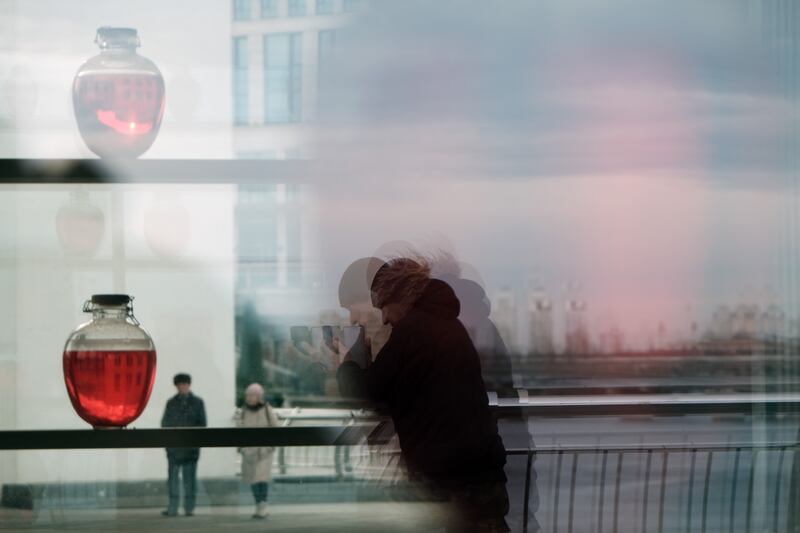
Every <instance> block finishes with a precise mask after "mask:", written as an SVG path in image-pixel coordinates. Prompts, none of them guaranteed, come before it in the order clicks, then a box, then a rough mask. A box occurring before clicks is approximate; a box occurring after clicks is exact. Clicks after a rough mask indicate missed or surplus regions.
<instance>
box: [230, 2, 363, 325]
mask: <svg viewBox="0 0 800 533" xmlns="http://www.w3.org/2000/svg"><path fill="white" fill-rule="evenodd" d="M361 6H362V4H361V3H360V2H357V1H354V0H232V2H231V19H232V22H231V28H232V36H231V39H232V41H231V77H232V79H231V84H232V85H231V87H232V97H233V98H232V105H233V109H232V117H233V151H234V154H235V157H237V158H240V159H267V160H286V159H305V158H309V157H311V156H312V155H313V154H311V151H310V145H311V128H312V127H313V123H314V121H315V119H316V114H317V102H318V100H319V96H320V91H321V89H322V87H323V85H324V84H323V79H324V75H325V72H327V71H326V68H325V67H326V65H327V63H328V62H329V61H330V59H331V58H332V57H333V54H334V50H335V47H336V42H337V36H338V34H339V33H340V31H341V29H342V27H343V26H345V25H346V24H347V22H348V21H350V20H351V19H352V17H353V16H354V14H355V13H356V12H357V11H359V10H360V8H361ZM266 181H267V180H266V179H265V183H259V184H252V185H240V187H239V191H238V198H237V203H236V209H235V224H236V254H237V259H238V268H237V283H236V288H237V307H239V308H241V305H243V304H244V303H245V302H247V301H252V302H253V303H254V304H255V305H256V308H257V311H258V313H259V314H260V315H262V316H265V317H267V318H271V319H272V320H284V321H289V322H292V321H293V320H301V319H304V318H308V317H309V316H310V315H309V313H311V312H312V309H311V308H307V307H308V303H309V301H310V299H311V297H313V294H314V292H315V291H316V290H318V289H320V288H321V284H322V275H321V269H320V268H318V267H316V268H315V264H316V265H318V264H319V262H318V253H317V250H316V245H315V238H314V235H313V230H312V228H313V226H312V222H311V221H312V220H313V218H314V215H313V211H314V206H313V204H312V199H311V195H310V194H309V192H308V190H307V189H306V188H305V187H303V186H301V185H298V184H295V183H281V181H282V180H281V176H275V177H274V179H273V180H272V181H271V182H266ZM304 305H305V307H304Z"/></svg>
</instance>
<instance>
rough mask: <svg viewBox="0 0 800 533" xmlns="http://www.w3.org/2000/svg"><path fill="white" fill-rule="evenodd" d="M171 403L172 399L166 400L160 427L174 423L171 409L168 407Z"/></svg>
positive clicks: (171, 425)
mask: <svg viewBox="0 0 800 533" xmlns="http://www.w3.org/2000/svg"><path fill="white" fill-rule="evenodd" d="M171 403H172V400H168V401H167V405H166V407H164V415H163V416H162V417H161V427H162V428H169V427H173V426H174V425H175V423H174V422H173V420H172V418H173V416H172V409H171V407H170V404H171Z"/></svg>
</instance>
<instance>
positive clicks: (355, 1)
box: [342, 0, 361, 13]
mask: <svg viewBox="0 0 800 533" xmlns="http://www.w3.org/2000/svg"><path fill="white" fill-rule="evenodd" d="M360 5H361V1H360V0H344V2H343V3H342V11H344V12H345V13H352V12H354V11H357V10H358V8H359V7H360Z"/></svg>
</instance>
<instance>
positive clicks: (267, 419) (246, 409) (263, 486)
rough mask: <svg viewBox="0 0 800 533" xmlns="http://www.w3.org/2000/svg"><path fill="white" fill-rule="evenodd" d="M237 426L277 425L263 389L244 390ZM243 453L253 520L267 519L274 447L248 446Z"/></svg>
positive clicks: (243, 449)
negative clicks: (252, 503) (252, 501)
mask: <svg viewBox="0 0 800 533" xmlns="http://www.w3.org/2000/svg"><path fill="white" fill-rule="evenodd" d="M235 421H236V425H237V426H238V427H269V426H278V425H280V424H279V422H278V417H277V415H276V414H275V411H273V409H272V407H270V405H269V404H268V403H266V401H264V388H263V387H262V386H261V385H259V384H258V383H251V384H250V385H249V386H248V387H247V389H246V390H245V400H244V406H243V407H242V409H241V410H239V411H237V413H236V417H235ZM239 452H240V453H241V454H242V481H244V482H245V483H247V484H249V485H250V488H251V489H252V490H253V497H254V498H255V500H256V510H255V512H254V513H253V518H266V516H267V493H268V489H269V482H270V481H271V480H272V457H273V455H274V453H275V448H272V447H270V446H248V447H245V448H240V449H239Z"/></svg>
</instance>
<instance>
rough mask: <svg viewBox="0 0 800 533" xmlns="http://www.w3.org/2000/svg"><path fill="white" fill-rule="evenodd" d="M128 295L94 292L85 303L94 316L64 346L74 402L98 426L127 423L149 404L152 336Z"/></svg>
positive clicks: (152, 377) (66, 377)
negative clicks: (143, 327) (144, 326)
mask: <svg viewBox="0 0 800 533" xmlns="http://www.w3.org/2000/svg"><path fill="white" fill-rule="evenodd" d="M132 301H133V298H132V297H130V296H128V295H127V294H95V295H93V296H92V299H91V300H89V301H87V302H86V303H85V304H84V306H83V311H84V312H85V313H92V320H91V321H90V322H86V323H85V324H81V325H80V326H78V328H77V329H76V330H75V331H73V332H72V333H71V334H70V336H69V338H68V339H67V343H66V345H65V346H64V358H63V363H64V381H65V382H66V385H67V393H68V394H69V399H70V401H71V402H72V406H73V407H74V408H75V411H76V412H77V413H78V416H80V417H81V418H82V419H84V420H85V421H87V422H88V423H90V424H91V425H92V426H94V427H95V428H106V427H125V426H127V425H128V424H130V423H131V422H133V421H134V420H136V418H138V416H139V415H140V414H142V411H144V408H145V406H146V405H147V400H148V399H149V398H150V391H151V390H152V389H153V381H154V380H155V377H156V349H155V345H154V344H153V339H151V338H150V335H148V334H147V332H146V331H145V330H144V329H142V328H141V327H140V325H139V322H138V321H137V320H136V318H135V317H134V316H133V304H132Z"/></svg>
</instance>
